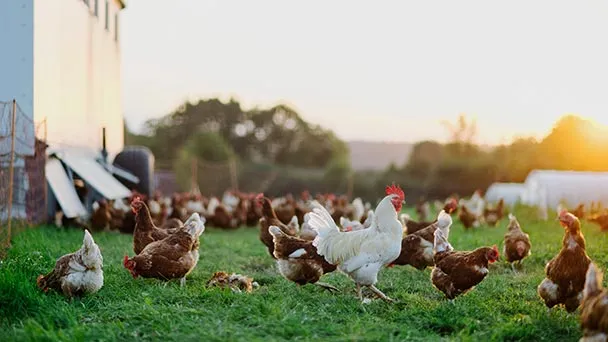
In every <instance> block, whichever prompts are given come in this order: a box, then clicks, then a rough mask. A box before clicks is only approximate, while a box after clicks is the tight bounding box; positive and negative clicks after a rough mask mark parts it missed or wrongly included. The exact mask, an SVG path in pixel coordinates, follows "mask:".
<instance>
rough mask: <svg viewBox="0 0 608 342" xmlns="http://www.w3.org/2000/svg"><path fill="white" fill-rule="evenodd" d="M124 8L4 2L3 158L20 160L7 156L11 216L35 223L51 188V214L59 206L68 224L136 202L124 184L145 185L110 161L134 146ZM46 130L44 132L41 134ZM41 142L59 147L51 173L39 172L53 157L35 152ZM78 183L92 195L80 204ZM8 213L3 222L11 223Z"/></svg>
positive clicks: (80, 1) (109, 1)
mask: <svg viewBox="0 0 608 342" xmlns="http://www.w3.org/2000/svg"><path fill="white" fill-rule="evenodd" d="M124 8H125V1H124V0H72V1H66V0H44V1H43V0H11V1H0V38H1V39H0V41H2V44H3V47H4V49H3V51H4V52H5V53H3V54H1V55H0V74H1V75H2V80H3V82H0V123H2V124H1V125H0V154H1V155H2V156H9V155H10V156H13V155H14V163H13V162H11V163H10V164H9V162H8V160H9V159H10V158H8V157H6V158H4V159H2V158H0V195H2V198H3V199H4V202H7V203H8V202H10V201H7V199H8V195H7V193H8V191H7V190H6V189H7V188H10V187H9V186H7V185H8V184H9V178H11V177H9V174H10V173H9V172H8V170H9V169H11V170H13V171H14V172H13V173H14V175H13V176H12V179H13V181H14V182H13V187H12V188H14V190H13V194H12V196H11V198H12V209H13V210H12V212H11V217H26V216H27V218H30V216H31V215H25V214H26V208H29V207H32V206H36V207H44V205H43V203H44V202H46V200H45V201H40V203H38V202H36V203H35V204H34V203H33V200H32V198H34V199H35V198H40V197H41V196H42V193H43V192H44V193H45V199H46V197H47V195H46V191H44V189H45V188H46V186H47V182H48V186H49V191H48V197H49V198H48V210H49V212H52V211H54V210H55V209H58V206H59V207H61V209H63V210H64V211H65V215H66V216H67V217H68V218H71V217H76V216H82V215H84V214H86V210H88V209H90V207H91V202H92V201H93V200H96V199H99V198H100V197H105V198H108V199H114V198H120V197H125V196H128V195H129V194H130V191H129V189H128V188H127V187H125V186H123V185H121V184H120V183H119V182H118V181H117V180H116V179H120V180H121V181H124V180H125V179H126V180H128V181H129V182H130V184H133V183H138V177H135V176H133V175H132V174H130V173H129V172H127V171H126V170H124V169H121V168H119V167H117V166H114V165H111V164H108V163H107V159H105V157H106V156H110V157H113V156H116V155H118V154H119V153H120V152H121V151H122V150H123V145H124V134H123V133H124V132H123V127H124V126H123V122H124V121H123V110H122V100H121V72H120V56H121V53H120V43H121V41H120V38H121V36H120V25H119V24H120V13H121V11H122V10H123V9H124ZM34 61H35V62H34ZM13 99H14V100H15V101H16V105H17V109H16V110H14V109H12V107H14V105H13V106H12V102H13V101H12V100H13ZM13 112H16V113H17V115H16V124H15V129H14V130H12V129H11V127H12V125H11V118H12V117H13V114H12V113H13ZM43 121H44V123H45V124H44V125H41V124H39V123H41V122H43ZM41 126H43V127H44V133H40V132H36V131H35V127H41ZM102 131H103V134H102ZM13 132H15V133H14V135H15V136H16V139H15V140H16V143H15V148H14V153H12V152H11V149H12V147H11V144H10V142H11V139H10V137H11V136H12V135H13ZM37 137H38V138H40V139H42V140H44V143H45V144H39V141H38V139H36V138H37ZM38 145H39V146H44V147H45V149H46V146H47V145H48V147H49V150H47V151H46V154H48V164H47V165H46V168H43V171H42V172H37V170H39V169H40V167H38V166H39V164H40V163H39V160H38V159H40V160H42V163H44V161H45V160H46V159H47V158H46V157H45V151H44V149H42V150H36V155H34V152H35V150H34V146H38ZM102 147H103V152H102V153H100V151H102ZM74 151H80V152H82V153H75V152H74ZM28 158H30V159H32V158H37V159H35V160H34V162H30V164H32V165H38V166H36V167H33V168H30V169H27V167H26V166H27V160H28ZM5 159H6V160H5ZM123 159H124V158H123ZM131 163H132V164H133V162H131ZM10 165H13V166H12V168H11V167H10ZM5 171H6V172H5ZM45 171H46V172H45ZM33 175H34V176H36V177H33ZM113 176H115V177H116V176H118V177H116V179H115V178H114V177H113ZM45 179H46V182H45ZM76 184H82V185H80V186H81V187H84V188H85V189H86V190H87V192H88V193H89V194H90V195H89V196H87V197H86V198H83V197H82V196H80V197H81V198H79V199H80V202H78V201H74V198H77V197H76V191H77V189H76V188H75V187H76ZM41 189H43V190H41ZM4 202H2V201H0V207H1V208H5V207H6V204H7V203H4ZM77 202H78V203H77ZM2 211H3V214H2V215H0V220H1V219H3V217H4V218H6V215H5V214H4V210H2Z"/></svg>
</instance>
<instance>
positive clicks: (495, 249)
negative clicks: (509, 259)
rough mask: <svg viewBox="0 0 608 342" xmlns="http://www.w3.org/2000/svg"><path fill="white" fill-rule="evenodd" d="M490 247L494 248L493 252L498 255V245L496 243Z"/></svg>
mask: <svg viewBox="0 0 608 342" xmlns="http://www.w3.org/2000/svg"><path fill="white" fill-rule="evenodd" d="M492 249H493V250H494V252H496V255H499V254H498V247H497V246H496V245H494V246H492Z"/></svg>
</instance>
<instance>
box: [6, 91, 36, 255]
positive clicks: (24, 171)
mask: <svg viewBox="0 0 608 342" xmlns="http://www.w3.org/2000/svg"><path fill="white" fill-rule="evenodd" d="M45 140H46V121H42V122H40V123H39V124H35V123H34V120H33V119H32V116H31V114H30V115H28V113H25V112H24V111H23V110H22V109H21V107H20V106H19V104H18V103H17V102H16V101H14V100H13V101H10V102H2V101H0V257H2V256H3V255H4V253H5V251H6V250H7V248H8V247H10V242H11V237H12V236H13V234H14V233H15V232H16V231H17V230H19V229H22V228H24V227H27V226H29V225H33V224H39V223H42V222H44V221H45V219H46V208H47V205H46V204H47V203H46V201H47V196H46V191H47V190H46V177H45V172H44V169H45V161H46V147H47V145H46V143H45Z"/></svg>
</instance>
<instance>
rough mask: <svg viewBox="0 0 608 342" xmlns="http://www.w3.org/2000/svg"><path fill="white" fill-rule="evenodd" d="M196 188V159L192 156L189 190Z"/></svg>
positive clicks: (192, 190)
mask: <svg viewBox="0 0 608 342" xmlns="http://www.w3.org/2000/svg"><path fill="white" fill-rule="evenodd" d="M196 188H198V159H197V158H196V157H193V158H192V161H191V162H190V192H194V191H195V189H196Z"/></svg>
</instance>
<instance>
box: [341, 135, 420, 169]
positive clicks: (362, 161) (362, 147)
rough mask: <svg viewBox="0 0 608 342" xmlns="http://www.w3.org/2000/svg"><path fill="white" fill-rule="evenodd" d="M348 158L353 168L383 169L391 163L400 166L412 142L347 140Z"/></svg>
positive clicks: (410, 150)
mask: <svg viewBox="0 0 608 342" xmlns="http://www.w3.org/2000/svg"><path fill="white" fill-rule="evenodd" d="M347 144H348V147H349V148H350V160H351V164H352V167H353V169H354V170H356V171H363V170H384V169H386V167H387V166H389V165H390V164H391V163H395V164H396V165H397V166H402V165H403V164H404V163H405V162H406V161H407V160H408V159H409V157H410V153H411V152H412V148H413V146H414V144H411V143H392V142H371V141H349V142H347Z"/></svg>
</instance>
